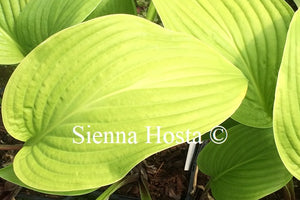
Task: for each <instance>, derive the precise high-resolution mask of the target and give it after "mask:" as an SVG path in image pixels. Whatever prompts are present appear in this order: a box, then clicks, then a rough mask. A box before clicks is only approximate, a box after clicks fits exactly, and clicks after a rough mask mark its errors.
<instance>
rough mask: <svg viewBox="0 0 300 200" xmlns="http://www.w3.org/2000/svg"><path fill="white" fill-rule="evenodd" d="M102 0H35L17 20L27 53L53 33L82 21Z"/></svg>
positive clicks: (22, 42)
mask: <svg viewBox="0 0 300 200" xmlns="http://www.w3.org/2000/svg"><path fill="white" fill-rule="evenodd" d="M100 1H101V0H89V1H82V0H64V1H57V0H47V1H45V0H34V1H31V2H30V3H28V4H27V6H26V8H25V9H24V10H23V12H22V13H21V15H20V17H19V19H18V20H17V25H16V33H17V37H18V41H19V43H20V44H21V45H22V47H23V48H24V50H25V51H26V53H29V52H30V51H31V50H32V49H33V48H34V47H36V46H37V45H38V44H40V43H41V42H42V41H44V40H45V39H47V38H48V37H49V36H51V35H52V34H54V33H56V32H58V31H60V30H62V29H64V28H67V27H69V26H72V25H75V24H78V23H80V22H82V21H83V20H84V19H85V18H86V17H87V16H88V15H90V14H91V13H92V12H93V11H94V9H95V8H96V7H97V6H98V4H99V2H100Z"/></svg>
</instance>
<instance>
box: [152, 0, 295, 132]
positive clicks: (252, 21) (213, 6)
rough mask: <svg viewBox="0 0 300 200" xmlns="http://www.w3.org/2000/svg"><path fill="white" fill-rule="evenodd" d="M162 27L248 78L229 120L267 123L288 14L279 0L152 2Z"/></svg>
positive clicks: (289, 11)
mask: <svg viewBox="0 0 300 200" xmlns="http://www.w3.org/2000/svg"><path fill="white" fill-rule="evenodd" d="M153 2H154V4H155V7H156V8H157V10H158V13H159V15H160V17H161V19H162V21H163V23H164V26H165V27H166V28H169V29H172V30H176V31H180V32H186V33H189V34H192V35H194V36H195V37H197V38H198V39H200V40H201V41H203V42H205V43H207V44H209V45H210V46H212V47H213V48H215V49H218V50H219V51H220V52H222V54H223V55H224V56H226V57H227V58H228V59H230V61H231V62H232V63H233V64H234V65H235V66H237V67H238V68H239V69H240V70H241V71H242V72H243V73H244V74H245V76H246V77H247V78H248V80H249V88H248V92H247V96H246V98H245V100H244V101H243V103H242V105H241V107H240V108H239V109H238V111H237V112H236V113H235V114H234V115H233V119H235V120H237V121H239V122H240V123H243V124H245V125H249V126H254V127H271V126H272V109H273V101H274V93H275V85H276V80H277V73H278V69H279V65H280V62H281V57H282V52H283V47H284V43H285V39H286V33H287V29H288V26H289V23H290V20H291V18H292V15H293V11H292V9H291V8H290V7H289V6H288V5H287V4H286V2H284V1H283V0H251V1H244V0H214V1H211V0H186V1H182V0H173V1H169V0H153Z"/></svg>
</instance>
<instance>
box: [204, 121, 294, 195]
mask: <svg viewBox="0 0 300 200" xmlns="http://www.w3.org/2000/svg"><path fill="white" fill-rule="evenodd" d="M228 132H229V133H230V138H228V140H227V141H226V143H224V144H222V145H214V144H209V145H208V146H207V147H206V148H205V149H204V150H203V151H202V152H201V153H200V155H199V159H198V163H199V167H200V170H201V171H202V172H204V173H205V174H207V175H209V176H210V177H211V183H210V186H211V188H212V192H213V195H214V197H215V198H216V199H219V198H220V199H224V200H227V199H228V200H230V199H245V200H250V199H259V198H261V197H263V196H266V195H268V194H270V193H272V192H274V191H276V190H278V189H280V188H281V187H282V186H283V185H285V184H286V183H287V182H288V181H289V180H290V179H291V175H290V174H289V173H288V171H287V170H286V169H285V167H284V165H283V163H282V162H281V160H280V158H279V156H278V154H277V153H276V147H275V144H274V140H273V134H272V129H271V128H270V129H255V128H250V127H246V126H242V125H238V126H236V127H233V128H231V129H229V130H228ZM249 141H252V142H249ZM212 149H213V150H212ZM274 152H275V153H274ZM233 155H234V156H233Z"/></svg>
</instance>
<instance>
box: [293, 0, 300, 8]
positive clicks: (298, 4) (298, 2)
mask: <svg viewBox="0 0 300 200" xmlns="http://www.w3.org/2000/svg"><path fill="white" fill-rule="evenodd" d="M294 2H295V3H296V5H297V6H298V8H299V6H300V0H294Z"/></svg>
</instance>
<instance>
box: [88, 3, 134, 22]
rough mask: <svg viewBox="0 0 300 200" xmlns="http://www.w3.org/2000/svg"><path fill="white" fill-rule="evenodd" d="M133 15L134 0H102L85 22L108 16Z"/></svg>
mask: <svg viewBox="0 0 300 200" xmlns="http://www.w3.org/2000/svg"><path fill="white" fill-rule="evenodd" d="M118 13H123V14H133V15H136V6H135V3H134V0H102V1H101V3H100V4H99V5H98V7H97V8H96V9H95V10H94V12H93V13H92V14H90V16H88V18H87V20H90V19H94V18H96V17H100V16H104V15H109V14H118Z"/></svg>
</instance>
